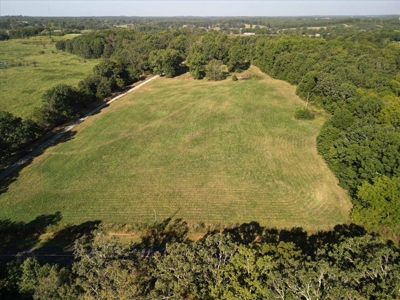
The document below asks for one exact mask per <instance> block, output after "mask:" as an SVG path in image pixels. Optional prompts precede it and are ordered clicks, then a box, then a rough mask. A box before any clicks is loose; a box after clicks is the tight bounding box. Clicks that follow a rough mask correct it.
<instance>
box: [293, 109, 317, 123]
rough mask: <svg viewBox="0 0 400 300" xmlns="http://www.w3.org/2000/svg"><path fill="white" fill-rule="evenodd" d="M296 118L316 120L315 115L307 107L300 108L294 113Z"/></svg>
mask: <svg viewBox="0 0 400 300" xmlns="http://www.w3.org/2000/svg"><path fill="white" fill-rule="evenodd" d="M294 117H295V119H297V120H313V119H315V115H314V113H313V112H312V111H311V110H309V109H308V108H307V107H299V108H297V109H296V111H295V112H294Z"/></svg>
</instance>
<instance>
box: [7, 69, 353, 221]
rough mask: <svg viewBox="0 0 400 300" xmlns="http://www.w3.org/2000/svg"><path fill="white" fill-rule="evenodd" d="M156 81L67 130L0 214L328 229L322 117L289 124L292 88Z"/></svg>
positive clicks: (329, 185) (334, 213)
mask: <svg viewBox="0 0 400 300" xmlns="http://www.w3.org/2000/svg"><path fill="white" fill-rule="evenodd" d="M250 72H252V73H257V76H253V79H250V80H239V81H237V82H232V81H231V80H229V79H228V80H225V81H222V82H208V81H206V80H203V81H195V80H193V79H191V78H190V76H189V75H187V74H185V75H182V76H180V77H177V78H174V79H167V78H159V79H156V80H155V81H153V82H151V83H149V84H148V85H145V86H143V87H142V88H141V89H139V90H137V91H135V92H133V93H132V94H129V95H128V96H126V97H124V98H121V99H119V100H118V101H116V102H114V103H113V104H111V106H110V107H109V108H107V109H105V110H104V111H103V112H102V113H100V114H97V115H95V116H93V117H91V118H89V119H88V120H86V121H85V122H84V123H82V124H81V125H79V126H78V127H77V133H76V135H75V136H74V137H73V139H72V140H70V141H68V142H65V143H62V144H58V145H56V146H53V147H51V148H49V149H47V150H46V151H45V153H44V154H43V155H41V156H40V157H38V158H36V159H35V160H34V161H33V162H32V163H31V164H30V165H29V166H27V167H26V168H24V169H23V170H22V171H21V172H20V174H19V177H18V178H17V180H16V181H15V182H13V183H12V184H11V185H10V186H9V187H8V191H6V192H5V193H3V194H2V195H0V219H5V218H10V219H12V220H16V221H25V222H27V221H29V220H31V219H33V218H35V217H36V216H38V215H41V214H51V213H55V212H57V211H60V212H61V213H62V216H63V220H62V221H63V222H68V223H80V222H84V221H87V220H102V221H104V222H108V223H114V222H115V223H120V222H128V223H129V222H130V223H135V222H154V219H155V214H156V215H157V219H158V220H161V219H164V218H167V217H169V216H170V215H172V214H174V213H175V212H177V214H176V217H178V218H183V219H184V220H186V221H189V222H201V221H203V222H205V223H219V224H221V223H222V224H234V223H236V222H238V223H242V222H249V221H258V222H260V224H262V225H265V226H278V227H292V226H302V227H304V228H309V229H322V228H329V227H331V226H333V225H335V224H337V223H342V222H346V221H348V211H349V209H350V201H349V199H348V197H347V196H346V193H345V192H344V191H343V190H342V189H340V188H339V187H338V186H337V182H336V179H335V177H334V175H333V174H332V173H331V172H330V171H329V169H328V167H327V166H326V164H325V163H324V161H323V159H322V158H321V157H320V156H319V155H318V154H317V151H316V142H315V138H316V135H317V133H318V131H319V129H320V127H321V126H322V124H323V122H324V118H323V117H322V116H319V117H318V118H316V119H315V120H312V121H296V120H295V119H294V118H293V113H294V110H295V109H296V108H297V107H298V106H299V105H301V104H302V101H301V100H300V99H299V98H298V97H297V96H295V94H294V90H295V88H294V87H293V86H290V85H289V84H287V83H285V82H282V81H277V80H274V79H271V78H270V77H267V76H266V75H264V74H262V73H261V72H260V71H259V70H258V69H256V68H251V70H250Z"/></svg>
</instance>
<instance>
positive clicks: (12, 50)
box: [0, 34, 99, 118]
mask: <svg viewBox="0 0 400 300" xmlns="http://www.w3.org/2000/svg"><path fill="white" fill-rule="evenodd" d="M74 36H76V35H74V34H69V35H65V36H62V37H60V36H53V37H48V36H37V37H31V38H29V39H12V40H8V41H0V62H6V63H7V64H6V65H5V66H1V67H0V82H1V84H0V96H1V97H0V109H1V110H6V111H8V112H11V113H13V114H15V115H17V116H20V117H23V118H26V117H29V116H31V115H32V113H33V111H34V108H35V107H39V106H40V105H41V97H42V95H43V94H44V92H45V91H46V90H48V89H49V88H51V87H53V86H55V85H57V84H59V83H65V84H70V85H77V84H78V82H79V81H80V80H82V79H83V78H85V77H86V76H88V75H89V74H91V72H92V69H93V67H94V66H95V65H96V64H98V62H99V60H95V59H90V60H88V59H87V60H84V59H82V58H81V57H79V56H77V55H73V54H70V53H66V52H62V51H57V50H56V48H55V44H56V42H57V41H58V40H60V39H72V38H73V37H74Z"/></svg>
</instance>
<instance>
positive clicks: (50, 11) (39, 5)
mask: <svg viewBox="0 0 400 300" xmlns="http://www.w3.org/2000/svg"><path fill="white" fill-rule="evenodd" d="M393 14H395V15H400V0H396V1H387V0H366V1H361V0H340V1H337V0H336V1H329V0H311V1H302V0H291V1H289V0H281V1H273V0H259V1H244V0H242V1H235V0H233V1H232V0H229V1H228V0H225V1H212V0H208V1H204V0H190V1H188V0H180V1H179V0H178V1H169V0H158V1H143V0H137V1H132V0H122V1H121V0H103V1H96V0H69V1H62V0H42V1H36V0H25V1H20V0H0V16H6V15H23V16H315V15H330V16H332V15H346V16H359V15H393Z"/></svg>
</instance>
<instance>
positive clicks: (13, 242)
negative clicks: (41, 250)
mask: <svg viewBox="0 0 400 300" xmlns="http://www.w3.org/2000/svg"><path fill="white" fill-rule="evenodd" d="M60 220H61V213H60V212H56V213H54V214H50V215H41V216H38V217H36V218H35V219H34V220H32V221H31V222H29V223H24V222H13V221H11V220H9V219H8V220H1V221H0V261H11V260H15V259H17V258H18V257H19V256H21V253H24V252H26V251H28V250H30V249H32V248H33V247H34V246H35V245H36V244H37V243H38V242H39V238H40V236H41V235H42V234H43V233H44V232H46V228H47V226H49V225H57V224H58V223H59V222H60Z"/></svg>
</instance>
